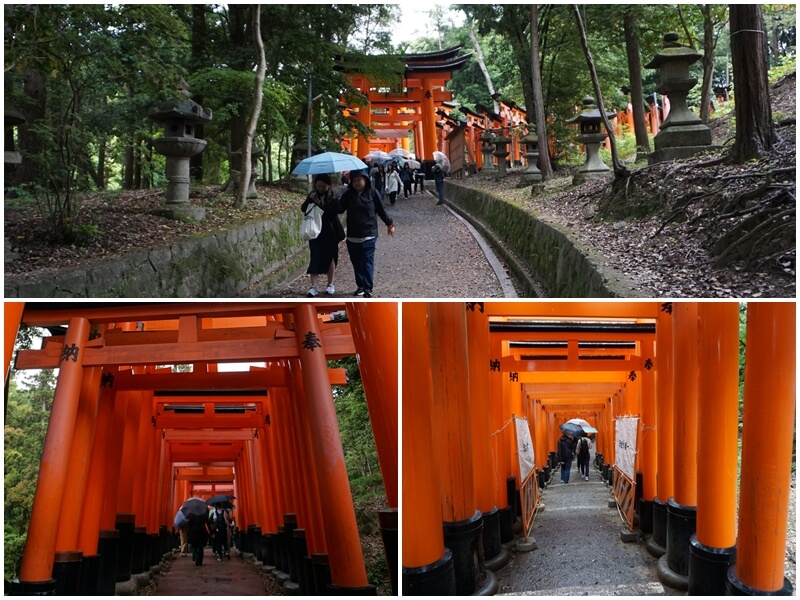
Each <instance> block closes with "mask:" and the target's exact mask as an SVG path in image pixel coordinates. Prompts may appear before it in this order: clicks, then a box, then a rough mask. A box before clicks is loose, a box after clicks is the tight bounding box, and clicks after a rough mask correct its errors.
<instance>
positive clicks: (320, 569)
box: [311, 552, 331, 596]
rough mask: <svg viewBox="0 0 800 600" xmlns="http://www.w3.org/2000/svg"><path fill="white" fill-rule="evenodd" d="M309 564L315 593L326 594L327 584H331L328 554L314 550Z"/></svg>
mask: <svg viewBox="0 0 800 600" xmlns="http://www.w3.org/2000/svg"><path fill="white" fill-rule="evenodd" d="M311 565H312V572H313V576H314V591H315V593H316V595H317V596H327V595H328V593H329V592H328V586H329V585H330V584H331V565H330V562H329V560H328V555H327V554H325V553H323V552H314V553H313V554H312V555H311Z"/></svg>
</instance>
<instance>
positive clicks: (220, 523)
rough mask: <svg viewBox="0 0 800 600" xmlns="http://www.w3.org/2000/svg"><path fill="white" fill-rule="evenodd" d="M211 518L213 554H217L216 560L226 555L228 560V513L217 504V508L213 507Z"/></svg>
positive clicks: (229, 556) (219, 560) (220, 559)
mask: <svg viewBox="0 0 800 600" xmlns="http://www.w3.org/2000/svg"><path fill="white" fill-rule="evenodd" d="M212 519H213V524H214V554H216V555H217V561H218V562H221V561H222V559H223V558H225V556H226V555H227V557H228V560H230V558H231V555H230V546H228V528H229V526H230V522H229V521H228V513H227V512H225V510H224V509H222V508H220V507H219V506H217V508H216V509H214V513H213V516H212Z"/></svg>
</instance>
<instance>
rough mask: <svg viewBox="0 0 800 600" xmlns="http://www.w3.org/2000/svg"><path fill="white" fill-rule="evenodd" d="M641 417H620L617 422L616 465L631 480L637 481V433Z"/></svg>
mask: <svg viewBox="0 0 800 600" xmlns="http://www.w3.org/2000/svg"><path fill="white" fill-rule="evenodd" d="M638 429H639V417H620V418H619V419H617V422H616V437H615V438H614V439H615V441H616V444H617V456H616V461H615V462H616V467H617V468H618V469H619V470H620V471H622V472H623V473H624V474H625V476H626V477H627V478H628V479H630V480H631V481H636V470H635V468H636V433H637V431H638Z"/></svg>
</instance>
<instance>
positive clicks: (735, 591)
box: [726, 566, 792, 596]
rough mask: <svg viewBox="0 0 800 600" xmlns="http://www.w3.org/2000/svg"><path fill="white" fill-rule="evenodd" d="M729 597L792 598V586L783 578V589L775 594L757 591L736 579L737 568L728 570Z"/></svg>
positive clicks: (727, 588)
mask: <svg viewBox="0 0 800 600" xmlns="http://www.w3.org/2000/svg"><path fill="white" fill-rule="evenodd" d="M726 590H727V594H726V595H727V596H791V595H792V584H791V583H790V582H789V580H788V579H786V577H784V578H783V587H782V588H781V589H779V590H776V591H774V592H767V591H764V590H757V589H755V588H751V587H750V586H749V585H747V584H746V583H742V582H741V581H739V578H738V577H736V566H733V567H729V568H728V582H727V587H726Z"/></svg>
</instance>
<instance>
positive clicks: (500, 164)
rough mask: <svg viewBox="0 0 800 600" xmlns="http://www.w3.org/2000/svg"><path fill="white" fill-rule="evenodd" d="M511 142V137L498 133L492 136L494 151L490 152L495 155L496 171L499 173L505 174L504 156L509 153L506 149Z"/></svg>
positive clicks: (506, 156)
mask: <svg viewBox="0 0 800 600" xmlns="http://www.w3.org/2000/svg"><path fill="white" fill-rule="evenodd" d="M510 143H511V138H509V137H506V136H505V135H502V134H501V135H499V136H497V137H496V138H494V146H495V151H494V152H492V154H493V155H494V156H496V157H497V171H498V173H499V174H500V175H505V174H506V167H507V164H506V158H508V155H509V154H511V152H509V150H508V145H509V144H510Z"/></svg>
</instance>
